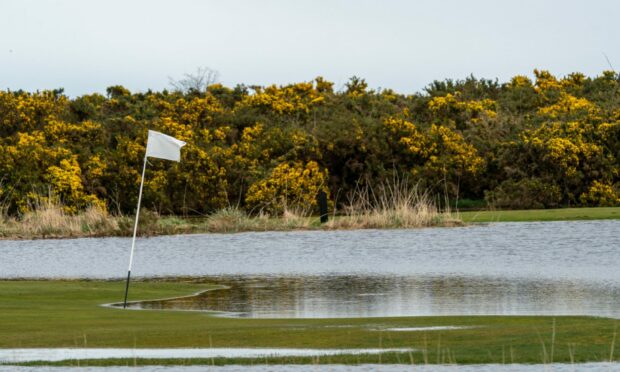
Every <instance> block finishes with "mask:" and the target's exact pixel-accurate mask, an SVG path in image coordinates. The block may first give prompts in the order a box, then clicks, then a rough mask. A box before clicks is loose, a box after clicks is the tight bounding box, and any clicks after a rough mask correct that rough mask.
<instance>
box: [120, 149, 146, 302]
mask: <svg viewBox="0 0 620 372" xmlns="http://www.w3.org/2000/svg"><path fill="white" fill-rule="evenodd" d="M146 156H147V154H146V153H145V154H144V165H143V166H142V178H141V179H140V192H139V193H138V207H137V209H136V221H135V223H134V226H133V238H132V239H131V254H130V255H129V269H127V284H125V301H123V309H125V308H127V293H128V292H129V278H130V277H131V264H132V263H133V251H134V248H135V247H136V232H137V231H138V219H139V218H140V203H141V202H142V186H144V174H145V172H146Z"/></svg>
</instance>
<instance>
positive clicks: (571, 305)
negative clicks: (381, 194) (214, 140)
mask: <svg viewBox="0 0 620 372" xmlns="http://www.w3.org/2000/svg"><path fill="white" fill-rule="evenodd" d="M619 231H620V221H614V220H610V221H574V222H533V223H493V224H488V225H473V226H467V227H458V228H429V229H414V230H357V231H301V232H264V233H242V234H203V235H179V236H164V237H156V238H144V239H139V241H138V243H137V249H136V256H135V261H134V271H133V275H134V277H138V278H140V277H141V278H157V277H192V278H193V279H191V280H192V281H203V282H208V283H216V284H219V285H222V286H223V287H224V288H223V289H220V290H214V291H209V292H205V293H203V294H201V295H198V296H193V297H184V298H181V299H173V300H169V301H150V302H144V303H141V304H133V305H132V306H134V307H140V308H149V309H164V308H165V309H182V310H210V311H220V312H224V313H225V315H228V316H237V317H257V318H279V317H283V318H330V317H378V316H420V315H424V316H429V315H430V316H432V315H593V316H605V317H616V318H617V317H620V296H619V294H620V274H619V272H618V270H617V268H618V267H620V252H619V251H618V249H617V247H618V246H620V234H619V233H618V232H619ZM129 243H130V241H129V239H125V238H100V239H73V240H35V241H0V255H1V256H2V257H3V260H1V261H0V276H2V278H50V279H57V278H87V279H121V278H123V277H124V275H125V272H124V268H125V266H126V262H127V258H128V257H127V256H128V253H129V246H130V244H129ZM130 300H133V301H136V300H141V299H140V298H132V297H131V292H130Z"/></svg>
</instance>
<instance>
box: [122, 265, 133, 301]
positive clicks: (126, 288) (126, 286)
mask: <svg viewBox="0 0 620 372" xmlns="http://www.w3.org/2000/svg"><path fill="white" fill-rule="evenodd" d="M130 277H131V270H129V271H127V284H125V301H123V309H126V308H127V293H128V292H129V278H130Z"/></svg>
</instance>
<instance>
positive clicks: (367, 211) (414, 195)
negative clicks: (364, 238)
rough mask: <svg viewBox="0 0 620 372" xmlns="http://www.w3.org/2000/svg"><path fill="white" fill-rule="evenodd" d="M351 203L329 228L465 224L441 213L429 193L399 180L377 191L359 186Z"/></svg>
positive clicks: (331, 221)
mask: <svg viewBox="0 0 620 372" xmlns="http://www.w3.org/2000/svg"><path fill="white" fill-rule="evenodd" d="M349 200H350V202H349V204H348V205H347V206H346V207H345V209H344V215H342V216H337V217H335V218H332V219H331V220H330V221H329V222H328V223H327V225H326V227H327V228H330V229H377V228H419V227H430V226H456V225H461V224H462V222H461V221H460V220H459V219H458V218H456V217H455V216H453V215H452V213H451V212H450V210H449V209H447V210H444V211H440V210H439V208H438V207H437V204H436V203H435V202H434V201H433V199H432V198H431V197H430V195H429V194H428V193H427V192H422V191H420V190H419V188H418V186H417V185H415V186H411V185H409V184H408V183H407V182H404V181H402V180H399V179H394V180H393V181H392V183H387V182H386V183H383V184H381V185H379V187H377V188H376V189H373V188H372V187H370V186H365V187H358V188H357V189H356V190H355V192H354V193H353V195H352V196H351V197H350V198H349Z"/></svg>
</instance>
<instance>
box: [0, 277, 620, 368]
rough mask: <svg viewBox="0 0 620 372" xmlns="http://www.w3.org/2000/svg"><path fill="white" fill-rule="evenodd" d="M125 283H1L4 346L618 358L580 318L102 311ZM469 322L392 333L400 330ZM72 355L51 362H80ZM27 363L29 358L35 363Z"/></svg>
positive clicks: (402, 357)
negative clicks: (238, 316) (269, 316)
mask: <svg viewBox="0 0 620 372" xmlns="http://www.w3.org/2000/svg"><path fill="white" fill-rule="evenodd" d="M207 288H209V285H205V284H196V283H191V282H189V281H187V282H169V281H161V282H134V283H132V287H131V291H130V298H131V299H154V298H162V297H170V296H179V295H186V294H189V293H194V292H197V291H200V290H204V289H207ZM123 290H124V283H123V282H121V281H107V282H106V281H0V314H2V316H0V348H30V347H127V348H147V347H149V348H151V347H276V348H277V347H287V348H347V349H348V348H353V349H354V348H415V349H416V350H417V351H415V352H413V353H411V354H409V353H389V354H384V355H381V356H378V355H361V356H358V355H344V356H330V357H321V358H290V357H288V358H268V359H267V360H266V359H264V358H261V359H260V360H252V359H224V358H218V359H213V360H211V359H208V360H201V359H190V360H120V359H117V360H100V361H86V362H85V361H81V362H80V363H81V366H85V365H134V363H135V364H137V365H145V364H158V365H161V364H229V363H235V364H239V363H245V364H250V363H254V364H256V363H260V364H264V363H266V362H267V363H270V364H277V363H350V364H356V363H407V364H408V363H411V362H412V361H413V362H414V363H416V364H425V363H463V364H465V363H511V362H514V363H548V362H552V361H553V362H566V363H568V362H586V361H608V360H610V358H611V359H612V360H615V361H618V360H619V359H620V350H618V346H617V344H618V343H620V342H616V331H617V326H618V323H619V322H618V321H617V320H614V319H606V318H594V317H584V316H558V317H548V316H541V317H534V316H441V317H399V318H351V319H234V318H221V317H214V316H212V315H210V314H208V313H202V312H182V311H135V310H120V309H112V308H104V307H101V306H99V305H100V304H103V303H110V302H118V301H120V300H122V294H123ZM428 326H467V327H475V328H468V329H459V330H449V331H425V332H402V331H400V332H398V331H387V330H386V329H387V328H397V327H428ZM76 363H77V362H76V361H66V362H62V363H49V364H61V365H76ZM31 364H32V363H31Z"/></svg>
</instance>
